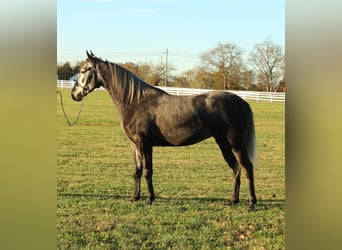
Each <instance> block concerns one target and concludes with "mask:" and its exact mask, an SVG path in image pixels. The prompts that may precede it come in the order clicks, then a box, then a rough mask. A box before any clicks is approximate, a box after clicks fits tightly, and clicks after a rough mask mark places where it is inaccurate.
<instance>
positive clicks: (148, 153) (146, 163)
mask: <svg viewBox="0 0 342 250" xmlns="http://www.w3.org/2000/svg"><path fill="white" fill-rule="evenodd" d="M143 156H144V157H143V172H144V177H145V179H146V183H147V189H148V199H147V201H146V203H147V204H148V205H151V204H152V202H153V201H154V199H155V195H154V189H153V182H152V175H153V168H152V146H150V145H144V147H143Z"/></svg>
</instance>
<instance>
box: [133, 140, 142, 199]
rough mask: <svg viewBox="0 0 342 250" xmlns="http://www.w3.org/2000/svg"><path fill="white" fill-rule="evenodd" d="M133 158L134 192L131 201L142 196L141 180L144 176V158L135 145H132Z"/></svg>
mask: <svg viewBox="0 0 342 250" xmlns="http://www.w3.org/2000/svg"><path fill="white" fill-rule="evenodd" d="M132 153H133V160H134V174H133V177H134V193H133V195H132V198H131V201H137V200H139V198H140V182H141V176H142V160H141V158H142V157H141V154H140V153H139V151H138V150H137V148H136V147H135V146H132Z"/></svg>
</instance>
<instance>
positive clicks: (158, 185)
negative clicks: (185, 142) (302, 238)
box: [56, 89, 285, 249]
mask: <svg viewBox="0 0 342 250" xmlns="http://www.w3.org/2000/svg"><path fill="white" fill-rule="evenodd" d="M61 91H62V93H63V98H64V107H65V109H66V112H67V114H68V115H69V117H70V119H71V120H73V119H74V117H75V116H76V115H77V113H78V110H79V108H80V107H81V103H77V102H74V101H72V100H71V97H70V89H66V90H61ZM250 104H251V107H252V110H253V112H254V120H255V127H256V137H257V164H256V167H255V186H256V195H257V198H258V203H257V205H256V211H254V212H248V187H247V184H248V182H247V179H246V177H245V174H244V173H243V175H242V178H241V192H240V203H239V204H238V205H236V206H234V207H230V206H227V205H225V203H226V201H227V200H228V199H229V198H230V197H231V193H232V188H233V186H232V173H231V170H230V168H229V167H228V166H227V165H226V162H225V161H224V159H223V157H222V155H221V152H220V149H219V147H218V145H217V144H216V143H215V141H214V139H209V140H206V141H203V142H201V143H199V144H195V145H192V146H187V147H154V151H153V160H154V175H153V181H154V188H155V193H156V200H155V201H154V203H153V205H152V206H147V205H145V198H146V196H145V195H146V193H147V187H146V183H145V180H144V179H142V185H141V187H142V193H141V194H142V197H141V200H140V201H138V202H134V203H131V202H129V199H130V197H131V195H132V193H133V177H132V175H133V159H132V155H131V150H130V145H129V142H128V140H127V139H126V138H125V136H124V134H123V132H122V130H121V127H120V121H119V117H118V114H117V111H116V108H115V107H114V105H113V103H112V100H111V99H110V97H109V95H108V94H107V93H106V92H105V91H96V92H94V93H92V94H91V95H89V96H88V97H87V98H86V100H85V104H84V108H83V111H82V113H81V116H80V119H79V121H78V123H77V124H76V125H75V126H72V127H69V126H68V125H67V124H66V121H65V118H64V116H63V113H62V109H61V105H60V100H59V97H58V98H57V119H56V120H57V248H58V249H169V248H173V249H285V105H284V104H274V103H273V104H270V103H255V102H251V103H250Z"/></svg>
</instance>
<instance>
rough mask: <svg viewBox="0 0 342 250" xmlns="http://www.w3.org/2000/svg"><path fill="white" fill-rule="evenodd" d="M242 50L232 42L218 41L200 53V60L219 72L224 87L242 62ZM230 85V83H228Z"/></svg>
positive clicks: (224, 87)
mask: <svg viewBox="0 0 342 250" xmlns="http://www.w3.org/2000/svg"><path fill="white" fill-rule="evenodd" d="M241 54H242V50H241V48H240V47H238V46H237V45H235V44H234V43H229V42H226V43H219V44H218V46H217V47H216V48H213V49H210V50H208V51H206V52H204V53H203V54H201V55H200V59H201V61H202V62H204V63H206V64H208V66H211V67H213V68H214V70H216V71H217V72H219V74H220V75H221V77H222V79H223V89H226V87H227V83H229V80H232V81H233V79H234V78H236V77H234V74H233V73H235V74H236V73H237V71H236V68H239V67H240V65H241V64H242V58H241ZM229 85H231V84H229Z"/></svg>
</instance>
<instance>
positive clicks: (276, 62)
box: [249, 40, 285, 91]
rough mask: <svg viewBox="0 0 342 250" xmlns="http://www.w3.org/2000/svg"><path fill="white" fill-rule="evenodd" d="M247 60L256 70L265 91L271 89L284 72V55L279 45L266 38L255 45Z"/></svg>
mask: <svg viewBox="0 0 342 250" xmlns="http://www.w3.org/2000/svg"><path fill="white" fill-rule="evenodd" d="M249 62H250V64H251V65H252V67H253V68H254V69H255V70H256V71H257V75H258V79H259V81H261V82H262V84H264V85H265V87H266V91H272V90H273V89H274V88H275V87H276V84H277V83H279V81H280V80H281V79H282V78H283V77H284V74H285V55H284V53H283V50H282V48H281V47H280V46H279V45H276V44H274V43H273V42H272V41H271V40H266V41H264V42H262V43H258V44H256V45H255V47H254V50H253V51H252V52H251V53H250V54H249Z"/></svg>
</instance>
